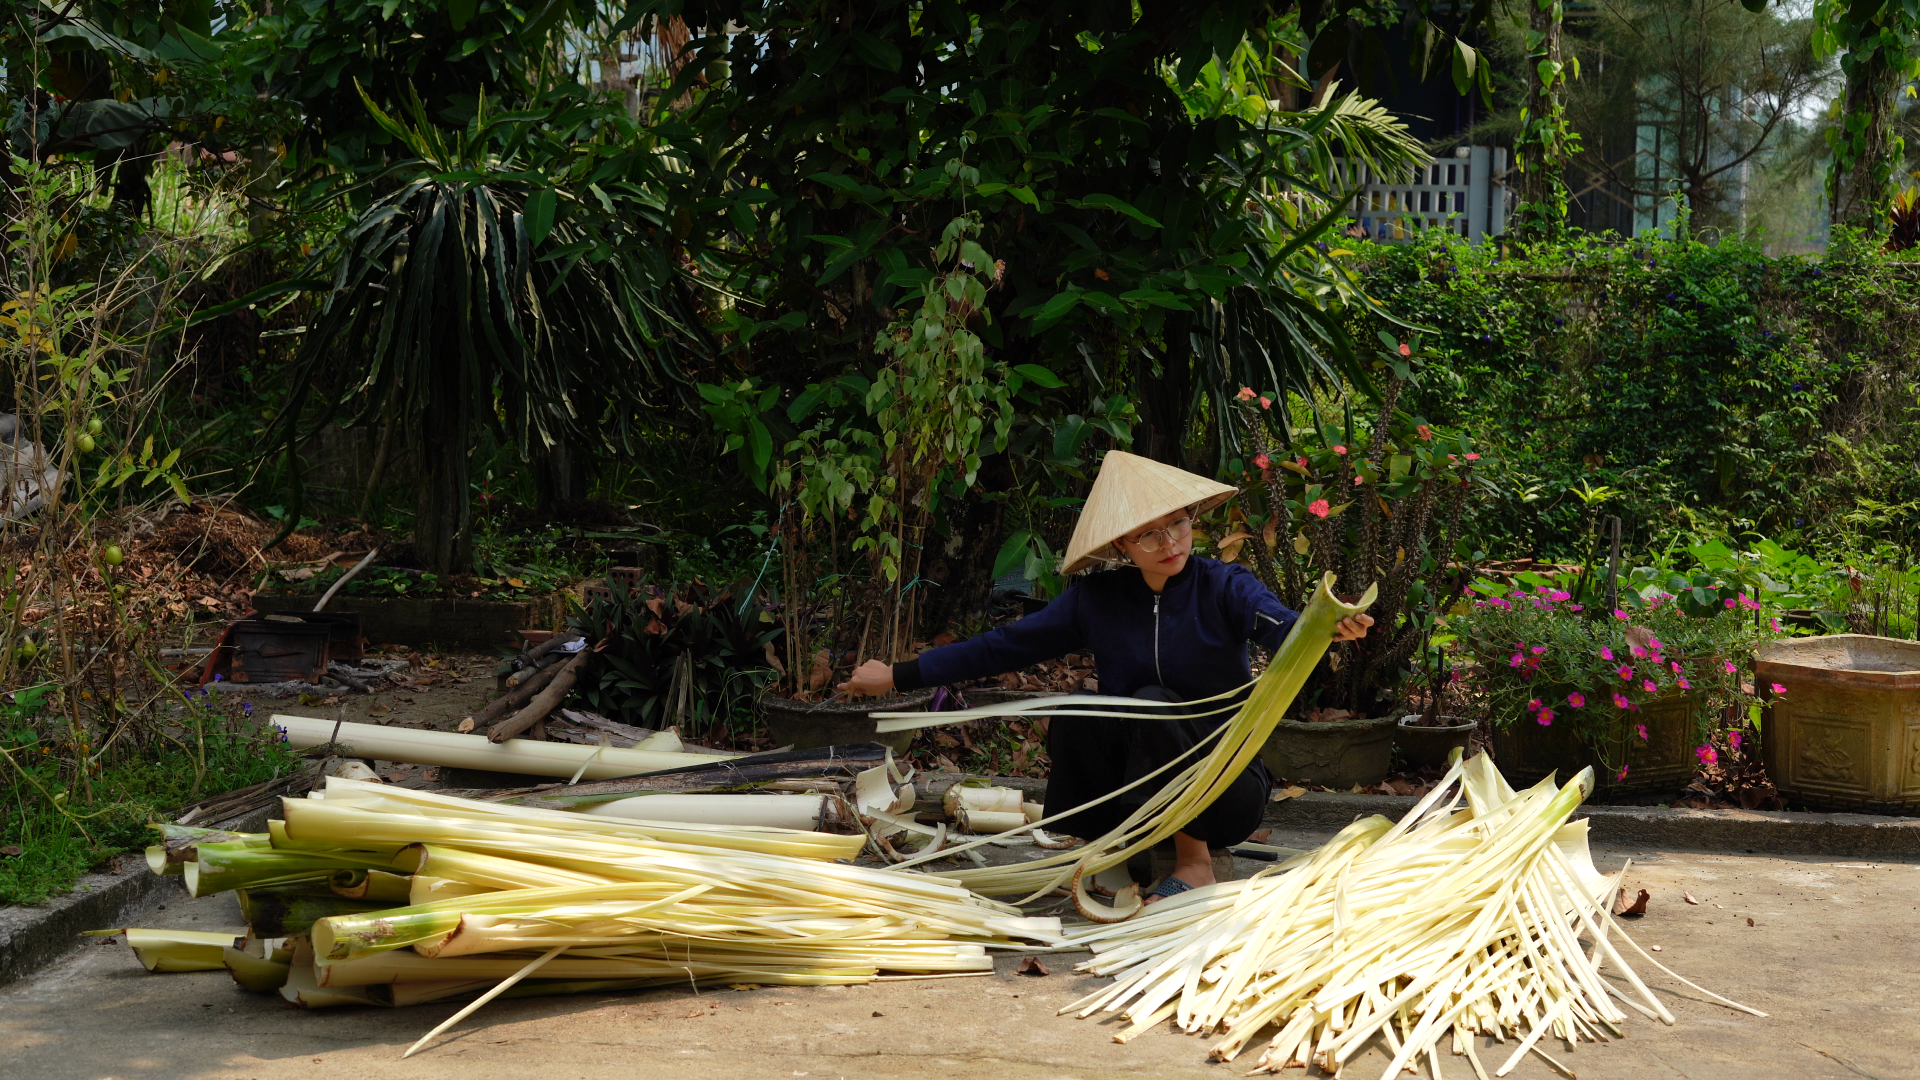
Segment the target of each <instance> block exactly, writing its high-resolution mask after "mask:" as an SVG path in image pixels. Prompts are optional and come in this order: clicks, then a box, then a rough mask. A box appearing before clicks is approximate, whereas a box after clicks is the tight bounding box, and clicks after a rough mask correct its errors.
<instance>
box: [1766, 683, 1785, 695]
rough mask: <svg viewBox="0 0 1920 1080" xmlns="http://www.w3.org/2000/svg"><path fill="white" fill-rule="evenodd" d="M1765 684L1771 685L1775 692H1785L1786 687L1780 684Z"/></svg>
mask: <svg viewBox="0 0 1920 1080" xmlns="http://www.w3.org/2000/svg"><path fill="white" fill-rule="evenodd" d="M1767 685H1768V686H1769V687H1771V688H1772V689H1773V692H1774V693H1776V694H1784V693H1786V692H1787V688H1786V687H1784V686H1781V685H1780V684H1779V683H1768V684H1767Z"/></svg>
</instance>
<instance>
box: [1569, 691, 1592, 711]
mask: <svg viewBox="0 0 1920 1080" xmlns="http://www.w3.org/2000/svg"><path fill="white" fill-rule="evenodd" d="M1567 704H1569V705H1571V706H1573V707H1574V708H1576V709H1580V708H1585V707H1586V704H1587V697H1586V695H1585V694H1582V693H1580V692H1579V691H1578V690H1576V691H1574V692H1573V693H1571V694H1568V695H1567Z"/></svg>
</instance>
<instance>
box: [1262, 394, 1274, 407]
mask: <svg viewBox="0 0 1920 1080" xmlns="http://www.w3.org/2000/svg"><path fill="white" fill-rule="evenodd" d="M1260 407H1261V408H1263V409H1271V408H1273V399H1272V398H1270V397H1263V398H1261V399H1260Z"/></svg>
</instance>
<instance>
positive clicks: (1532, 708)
mask: <svg viewBox="0 0 1920 1080" xmlns="http://www.w3.org/2000/svg"><path fill="white" fill-rule="evenodd" d="M1527 711H1528V712H1539V711H1540V699H1539V698H1534V699H1533V700H1532V701H1529V702H1527Z"/></svg>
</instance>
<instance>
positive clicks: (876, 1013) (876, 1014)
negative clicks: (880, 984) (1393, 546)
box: [873, 1009, 887, 1016]
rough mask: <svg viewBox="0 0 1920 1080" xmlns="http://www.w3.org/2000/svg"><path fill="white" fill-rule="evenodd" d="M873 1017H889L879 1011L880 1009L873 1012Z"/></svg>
mask: <svg viewBox="0 0 1920 1080" xmlns="http://www.w3.org/2000/svg"><path fill="white" fill-rule="evenodd" d="M873 1015H875V1016H885V1015H887V1014H886V1013H883V1012H881V1011H880V1010H878V1009H875V1010H874V1011H873Z"/></svg>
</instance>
